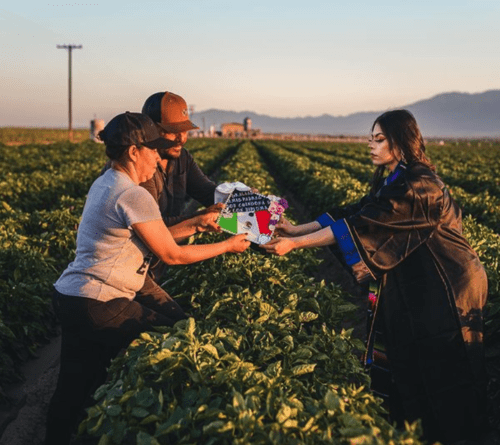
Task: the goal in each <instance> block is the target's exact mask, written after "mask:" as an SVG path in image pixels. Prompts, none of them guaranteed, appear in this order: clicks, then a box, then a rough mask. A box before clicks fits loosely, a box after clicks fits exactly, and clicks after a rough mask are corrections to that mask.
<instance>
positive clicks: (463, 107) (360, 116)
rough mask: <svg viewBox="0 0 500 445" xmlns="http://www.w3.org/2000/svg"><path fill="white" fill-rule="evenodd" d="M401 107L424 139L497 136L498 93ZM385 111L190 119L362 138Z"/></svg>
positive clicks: (213, 113)
mask: <svg viewBox="0 0 500 445" xmlns="http://www.w3.org/2000/svg"><path fill="white" fill-rule="evenodd" d="M398 108H404V109H407V110H409V111H411V112H412V113H413V115H414V116H415V118H416V119H417V122H418V124H419V126H420V129H421V131H422V134H423V135H424V137H443V138H446V137H453V138H459V137H461V138H482V137H499V136H500V90H489V91H485V92H483V93H476V94H469V93H458V92H453V93H443V94H439V95H437V96H434V97H432V98H430V99H425V100H421V101H418V102H415V103H412V104H409V105H405V106H402V107H398ZM384 111H387V110H380V111H370V112H360V113H353V114H349V115H347V116H331V115H329V114H323V115H321V116H316V117H311V116H307V117H293V118H283V117H272V116H267V115H263V114H257V113H254V112H252V111H240V112H236V111H224V110H217V109H210V110H206V111H199V112H196V113H195V114H194V115H193V116H192V120H193V121H194V122H195V123H196V124H197V125H198V126H199V127H200V128H201V129H203V128H204V127H206V128H205V129H206V130H208V128H209V127H210V126H211V125H214V126H215V129H216V130H219V129H220V125H221V124H222V123H229V122H238V123H243V119H245V118H246V117H248V118H250V119H251V120H252V128H253V129H256V128H258V129H260V130H261V131H262V132H264V133H299V134H322V135H334V136H340V135H344V136H365V135H367V134H368V132H369V131H370V128H371V125H372V124H373V121H374V120H375V118H376V117H377V116H379V115H380V114H382V113H383V112H384Z"/></svg>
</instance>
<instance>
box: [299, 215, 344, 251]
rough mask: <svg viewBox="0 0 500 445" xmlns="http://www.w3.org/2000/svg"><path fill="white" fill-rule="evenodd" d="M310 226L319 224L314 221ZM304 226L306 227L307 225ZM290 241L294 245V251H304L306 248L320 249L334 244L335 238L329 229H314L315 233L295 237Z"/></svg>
mask: <svg viewBox="0 0 500 445" xmlns="http://www.w3.org/2000/svg"><path fill="white" fill-rule="evenodd" d="M310 224H317V225H318V226H319V223H317V222H316V221H314V222H313V223H310ZM304 225H305V226H307V225H308V224H304ZM299 227H300V226H299ZM320 227H321V226H320ZM292 240H293V243H294V249H305V248H308V247H321V246H329V245H331V244H335V236H334V235H333V232H332V229H331V228H330V227H325V228H324V229H321V230H318V229H316V232H313V233H306V234H305V235H301V236H296V237H294V238H292Z"/></svg>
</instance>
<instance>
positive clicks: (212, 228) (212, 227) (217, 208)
mask: <svg viewBox="0 0 500 445" xmlns="http://www.w3.org/2000/svg"><path fill="white" fill-rule="evenodd" d="M223 208H224V204H223V203H221V202H220V203H217V204H213V205H211V206H210V207H207V208H206V209H205V210H204V211H203V213H201V214H200V215H197V216H195V224H196V232H198V233H200V232H222V229H221V228H220V226H219V225H218V224H217V218H218V217H219V215H220V212H221V210H222V209H223Z"/></svg>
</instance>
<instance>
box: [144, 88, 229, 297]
mask: <svg viewBox="0 0 500 445" xmlns="http://www.w3.org/2000/svg"><path fill="white" fill-rule="evenodd" d="M142 113H143V114H146V115H148V116H149V117H150V118H151V119H152V120H153V121H155V122H156V123H157V125H158V126H159V127H160V129H161V134H162V136H163V137H164V138H165V139H168V140H170V141H174V142H176V144H175V145H174V146H173V147H170V148H168V149H165V150H163V149H160V150H158V153H159V155H160V158H161V161H160V162H159V163H158V168H157V170H156V172H155V174H154V176H153V177H152V178H151V179H150V180H149V181H147V182H145V183H143V184H141V185H142V186H143V187H144V188H145V189H146V190H148V191H149V192H150V193H151V195H152V196H153V197H154V199H155V200H156V202H157V203H158V206H159V207H160V213H161V215H162V218H163V220H164V222H165V224H166V225H167V226H173V225H175V224H177V223H178V222H180V221H183V220H185V219H187V218H190V217H192V216H193V215H192V214H191V215H183V216H181V212H182V210H183V208H184V204H185V202H186V198H187V197H190V198H192V199H194V200H195V201H198V202H199V203H200V204H203V205H204V206H205V207H207V209H206V210H205V211H203V213H205V214H206V215H207V218H206V221H205V223H204V224H203V225H201V226H199V228H198V230H199V231H205V230H211V231H214V230H220V229H219V228H218V227H217V225H216V223H215V219H214V218H212V217H210V215H213V214H214V212H218V211H219V210H220V209H221V205H220V204H219V205H214V192H215V187H216V184H215V183H214V182H213V181H211V180H210V179H209V178H208V177H207V176H206V175H205V174H204V173H203V171H202V170H201V168H200V167H199V166H198V165H197V164H196V162H195V161H194V159H193V156H192V155H191V154H190V153H189V152H188V151H187V150H186V149H185V148H184V147H183V146H184V144H185V143H186V141H187V138H188V135H187V134H188V131H189V130H194V129H197V128H198V127H197V126H196V125H194V124H193V123H192V122H191V121H190V119H189V113H188V107H187V104H186V101H185V100H184V99H183V98H182V97H181V96H179V95H177V94H174V93H171V92H168V91H167V92H160V93H155V94H153V95H151V96H150V97H148V98H147V99H146V102H145V103H144V106H143V107H142ZM198 213H199V212H198ZM165 268H166V266H165V264H164V263H162V262H161V261H159V260H158V261H153V262H152V263H151V266H150V268H149V271H148V277H147V278H146V282H145V284H144V287H143V289H141V291H140V292H139V294H142V295H145V296H147V298H148V299H149V298H154V299H159V298H163V295H164V294H165V291H164V290H163V289H161V288H160V286H159V285H158V284H157V283H158V281H159V280H160V279H161V276H162V275H163V273H164V271H165Z"/></svg>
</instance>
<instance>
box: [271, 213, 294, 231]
mask: <svg viewBox="0 0 500 445" xmlns="http://www.w3.org/2000/svg"><path fill="white" fill-rule="evenodd" d="M295 231H296V227H295V226H294V225H293V224H292V223H291V222H290V221H288V219H286V218H285V217H284V216H282V217H281V218H280V220H279V222H278V224H276V229H274V233H275V234H276V235H278V236H294V235H295V234H296V233H295Z"/></svg>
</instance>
